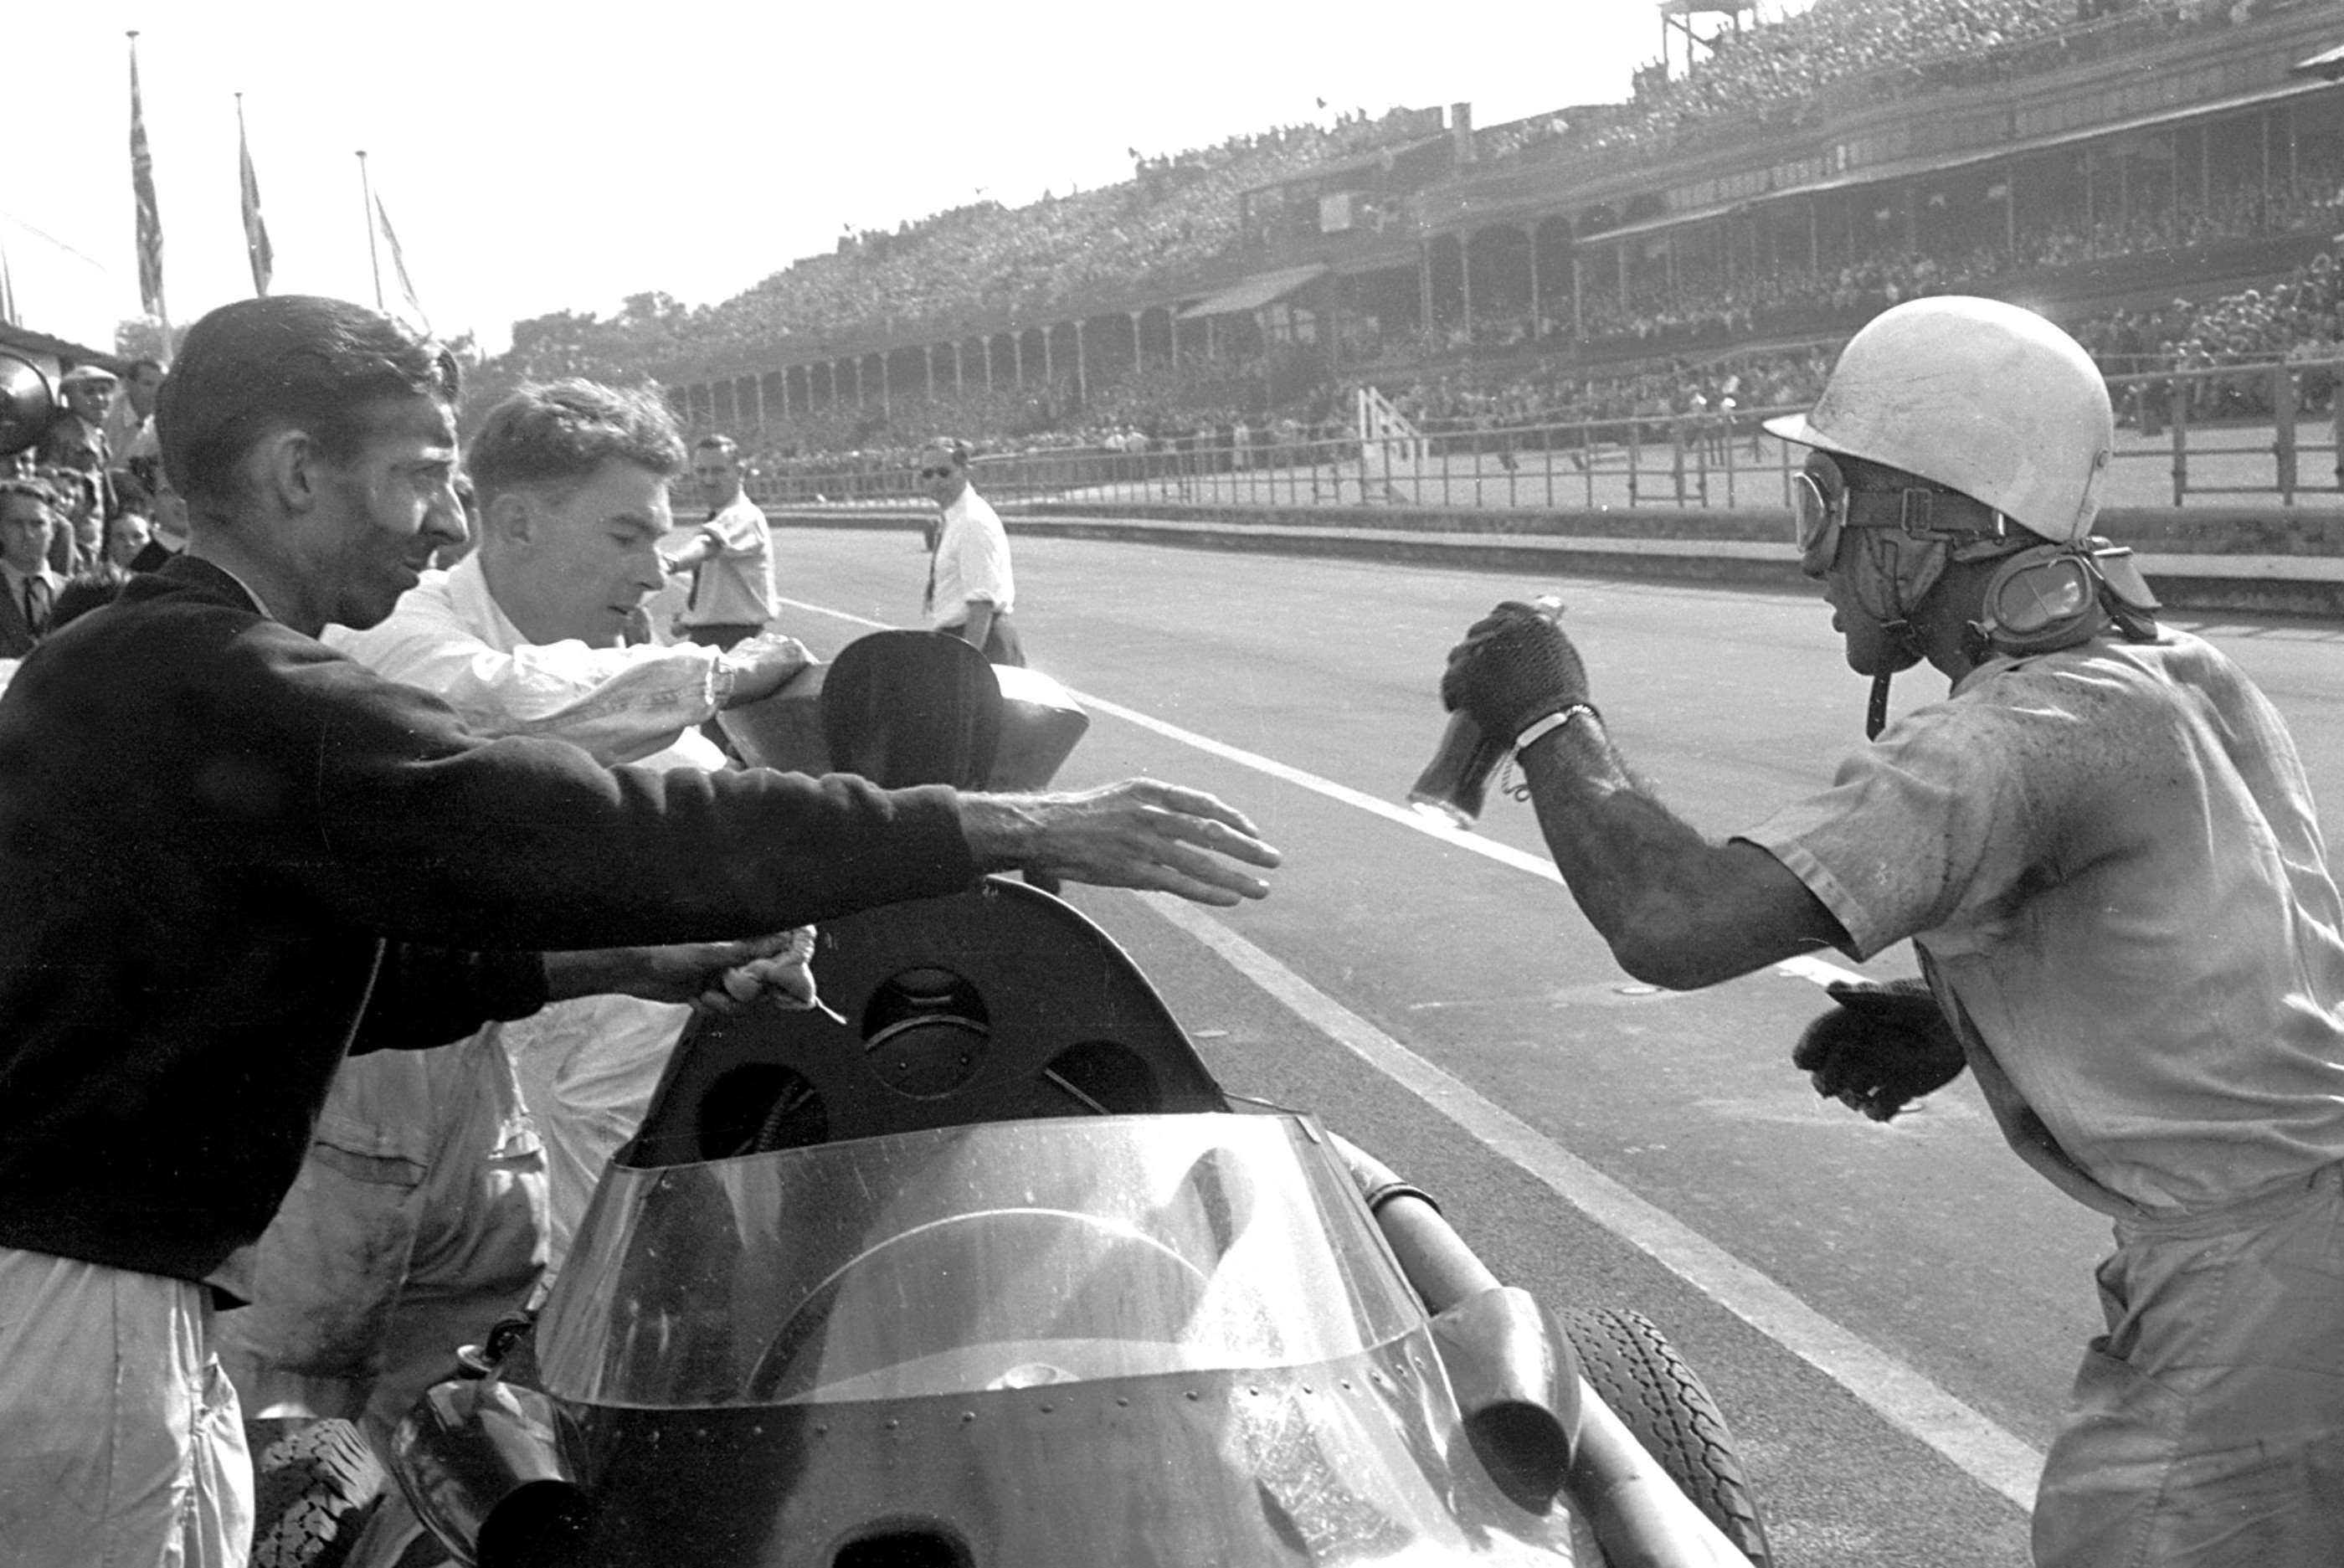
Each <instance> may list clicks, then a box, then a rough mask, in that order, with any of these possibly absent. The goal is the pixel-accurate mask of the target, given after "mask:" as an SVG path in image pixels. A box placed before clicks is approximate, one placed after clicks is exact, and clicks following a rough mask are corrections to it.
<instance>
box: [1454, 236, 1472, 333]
mask: <svg viewBox="0 0 2344 1568" xmlns="http://www.w3.org/2000/svg"><path fill="white" fill-rule="evenodd" d="M1457 305H1458V309H1460V310H1462V311H1464V313H1465V339H1466V341H1467V342H1469V343H1470V342H1471V341H1472V339H1473V237H1472V236H1471V235H1470V234H1460V235H1459V236H1458V237H1457Z"/></svg>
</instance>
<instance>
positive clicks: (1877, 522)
mask: <svg viewBox="0 0 2344 1568" xmlns="http://www.w3.org/2000/svg"><path fill="white" fill-rule="evenodd" d="M1791 527H1792V542H1793V543H1795V544H1796V545H1797V546H1798V547H1799V570H1800V571H1801V572H1804V573H1805V574H1806V575H1807V576H1809V577H1813V578H1817V579H1820V578H1822V577H1824V575H1825V574H1827V573H1828V572H1830V571H1831V569H1832V567H1833V565H1834V563H1835V562H1836V561H1838V560H1839V547H1840V541H1842V540H1843V539H1844V538H1845V537H1846V536H1847V531H1848V530H1849V529H1851V528H1893V529H1895V530H1896V531H1898V532H1900V533H1903V534H1904V535H1906V536H1907V537H1909V538H1914V539H1944V540H1954V541H1962V542H1967V543H1976V542H1979V541H1987V540H2000V539H2002V538H2003V537H2005V535H2006V532H2007V531H2008V524H2007V523H2006V521H2005V519H2004V518H2003V515H2002V513H2000V512H1998V511H1995V510H1994V509H1993V508H1992V507H1990V506H1987V505H1985V503H1984V502H1982V501H1973V500H1971V499H1970V498H1969V497H1968V496H1965V495H1962V494H1960V493H1958V492H1956V491H1949V490H1939V489H1937V488H1936V487H1935V486H1934V485H1917V484H1904V485H1883V486H1880V487H1877V488H1866V489H1863V490H1857V489H1854V488H1852V487H1850V485H1849V484H1848V482H1847V475H1846V474H1845V473H1844V472H1842V471H1841V470H1840V466H1839V464H1838V463H1836V462H1834V461H1833V460H1832V458H1831V455H1830V454H1829V453H1828V452H1820V451H1811V452H1809V453H1808V454H1807V460H1806V461H1805V462H1804V463H1803V464H1802V465H1801V467H1800V469H1799V471H1798V472H1797V473H1795V474H1793V475H1792V476H1791Z"/></svg>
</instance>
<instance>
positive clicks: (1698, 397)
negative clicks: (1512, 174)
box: [753, 252, 2344, 474]
mask: <svg viewBox="0 0 2344 1568" xmlns="http://www.w3.org/2000/svg"><path fill="white" fill-rule="evenodd" d="M1879 287H1880V288H1881V290H1882V296H1883V298H1882V299H1881V301H1880V302H1881V303H1882V304H1893V303H1894V300H1895V298H1897V295H1895V294H1894V293H1891V292H1889V291H1890V290H1892V289H1896V288H1902V287H1904V284H1903V283H1902V282H1901V281H1900V280H1897V279H1894V278H1889V279H1885V280H1884V281H1883V282H1882V283H1881V284H1880V286H1879ZM1944 291H1946V290H1945V289H1943V288H1937V289H1919V288H1916V289H1915V290H1914V292H1915V293H1922V292H1944ZM2075 334H2076V337H2077V338H2078V339H2079V340H2081V341H2082V342H2083V343H2084V345H2085V346H2086V348H2087V349H2090V350H2091V351H2092V353H2093V355H2094V356H2095V358H2096V359H2097V360H2098V361H2099V363H2100V365H2101V367H2102V369H2104V370H2105V371H2106V372H2107V374H2109V375H2110V376H2112V377H2122V376H2124V375H2126V374H2127V373H2135V372H2147V371H2156V370H2173V369H2184V370H2190V369H2215V368H2220V367H2224V366H2233V365H2268V364H2269V363H2272V362H2274V361H2278V360H2293V361H2298V362H2315V361H2328V360H2332V359H2339V358H2344V263H2339V260H2338V258H2337V257H2336V255H2335V254H2333V253H2330V252H2322V253H2321V254H2320V255H2319V256H2318V257H2316V258H2314V259H2313V260H2312V261H2311V262H2310V263H2309V264H2308V265H2307V266H2305V267H2302V268H2298V269H2297V271H2296V272H2295V273H2294V275H2293V276H2291V277H2290V278H2287V279H2284V280H2282V281H2281V282H2279V283H2278V284H2276V285H2275V286H2273V287H2271V288H2268V289H2257V288H2248V289H2245V290H2243V291H2241V292H2238V293H2237V294H2231V295H2225V296H2222V297H2220V298H2215V299H2212V300H2210V301H2206V302H2203V303H2199V304H2192V303H2190V302H2189V301H2187V300H2182V299H2176V300H2174V301H2173V302H2172V303H2171V304H2169V305H2167V306H2164V307H2160V308H2157V309H2117V310H2115V311H2112V312H2109V313H2107V314H2104V315H2101V316H2097V317H2094V318H2091V319H2086V320H2084V321H2082V322H2079V323H2078V324H2077V325H2076V328H2075ZM1837 341H1838V339H1837V338H1836V337H1832V338H1826V339H1816V340H1810V341H1803V342H1799V343H1795V344H1793V345H1791V346H1788V347H1782V346H1770V347H1759V348H1752V349H1738V350H1737V349H1728V348H1724V347H1722V346H1720V347H1713V348H1712V349H1709V350H1708V351H1706V352H1702V353H1695V354H1656V355H1652V356H1647V357H1642V358H1638V359H1631V360H1629V361H1627V362H1625V363H1623V364H1617V365H1613V366H1610V367H1607V368H1606V369H1603V370H1601V372H1594V373H1591V371H1590V370H1589V369H1588V368H1587V367H1586V366H1585V365H1583V364H1581V363H1580V362H1579V361H1577V360H1575V359H1570V358H1566V357H1562V356H1558V355H1545V356H1540V355H1530V356H1528V357H1525V356H1523V355H1519V354H1517V355H1510V356H1490V357H1488V358H1484V359H1461V360H1458V361H1454V362H1451V363H1448V364H1439V365H1421V366H1419V367H1418V368H1417V369H1414V370H1412V371H1409V372H1407V379H1405V380H1403V381H1399V382H1398V383H1394V382H1392V381H1390V380H1389V379H1385V380H1383V381H1382V382H1381V384H1382V385H1384V386H1386V387H1387V388H1390V387H1392V386H1394V385H1397V386H1398V388H1399V389H1398V390H1397V391H1394V392H1393V393H1392V402H1393V404H1394V406H1395V407H1396V408H1397V409H1398V410H1399V411H1400V413H1401V414H1403V415H1404V416H1405V417H1407V418H1408V419H1409V420H1410V421H1411V422H1413V423H1414V424H1416V425H1417V426H1418V428H1420V429H1421V430H1425V431H1426V432H1427V433H1430V434H1445V433H1457V432H1470V431H1476V430H1479V431H1503V430H1517V429H1521V428H1524V427H1530V426H1537V425H1573V424H1581V423H1598V424H1601V423H1610V422H1613V421H1633V422H1635V423H1637V424H1639V425H1652V426H1655V427H1658V426H1665V425H1667V424H1669V423H1670V422H1672V421H1676V420H1685V419H1691V420H1694V421H1696V422H1699V421H1702V420H1708V421H1710V422H1712V423H1714V422H1717V421H1720V420H1723V421H1725V422H1729V423H1731V422H1733V420H1734V417H1735V415H1736V414H1737V412H1743V413H1746V411H1748V410H1757V409H1779V408H1787V407H1793V406H1797V405H1801V404H1804V403H1806V402H1809V401H1812V400H1813V399H1814V396H1815V394H1816V392H1817V391H1818V389H1820V388H1821V387H1822V385H1823V382H1824V378H1825V377H1826V375H1827V374H1828V373H1829V370H1830V368H1831V360H1832V355H1833V352H1834V347H1835V345H1836V343H1837ZM1186 369H1187V367H1186V366H1185V365H1184V372H1185V371H1186ZM2335 385H2336V382H2335V378H2334V377H2333V376H2332V374H2330V373H2329V372H2327V371H2324V370H2316V371H2311V372H2307V373H2305V374H2304V375H2303V376H2301V378H2300V379H2299V394H2298V395H2299V406H2301V407H2302V408H2303V409H2305V410H2308V411H2318V410H2325V409H2327V408H2329V407H2330V406H2331V403H2330V400H2331V399H2332V398H2333V396H2334V391H2335ZM2164 395H2165V394H2164V393H2163V392H2162V391H2161V390H2157V389H2150V390H2147V391H2142V392H2133V391H2130V390H2125V389H2120V390H2119V395H2118V397H2117V403H2118V408H2119V412H2120V413H2121V414H2122V415H2123V416H2124V417H2125V418H2127V420H2141V421H2145V422H2151V423H2153V422H2154V421H2155V420H2156V419H2157V418H2158V417H2160V415H2161V409H2162V404H2161V402H2160V401H2158V400H2160V399H2161V398H2162V397H2163V396H2164ZM1347 397H1348V390H1347V389H1341V388H1337V387H1335V386H1332V385H1331V384H1324V385H1320V386H1318V387H1316V388H1313V389H1311V390H1310V391H1309V392H1308V393H1306V394H1304V395H1301V396H1298V397H1296V398H1293V399H1290V400H1286V401H1284V402H1282V403H1268V404H1265V402H1264V400H1263V399H1262V398H1261V396H1260V393H1259V389H1258V387H1257V386H1253V385H1248V386H1245V387H1243V388H1238V387H1236V386H1229V387H1216V386H1214V385H1213V384H1211V383H1210V382H1207V381H1201V380H1188V379H1183V377H1180V376H1175V375H1174V374H1173V373H1172V372H1171V371H1170V370H1169V369H1154V370H1151V371H1150V372H1149V373H1147V374H1146V375H1143V376H1139V377H1135V378H1132V379H1130V380H1129V381H1128V382H1122V381H1117V382H1110V383H1108V384H1106V385H1105V386H1101V387H1094V388H1093V389H1092V400H1091V402H1090V403H1089V404H1088V405H1087V406H1082V405H1079V404H1078V402H1077V401H1076V400H1075V399H1074V396H1073V388H1072V387H1071V385H1069V386H1066V387H1065V388H1061V389H1058V391H1057V396H1056V399H1055V400H1054V399H1052V398H1050V397H1048V396H1046V395H1043V394H1040V393H1036V392H1031V391H1029V392H1028V393H1027V394H1025V401H1024V402H1022V403H1015V404H1013V402H1012V401H1011V400H1009V399H1008V398H1007V397H1006V395H1005V394H1002V393H996V394H995V395H993V397H991V398H990V399H987V398H985V397H984V395H983V394H981V393H978V392H976V391H974V390H972V393H971V394H970V395H969V396H967V397H965V398H963V399H960V400H951V399H939V400H937V401H936V402H935V403H927V402H924V401H923V402H920V403H917V404H914V405H908V406H907V405H905V404H904V402H903V401H902V400H897V404H896V409H895V414H894V420H892V421H890V422H889V423H888V424H887V425H886V426H885V427H884V428H882V427H879V426H877V425H875V424H874V425H869V426H866V427H865V429H864V434H865V435H867V436H868V437H869V438H870V439H868V440H851V441H843V442H839V443H836V444H830V443H825V442H823V441H821V440H808V439H806V432H805V429H804V428H803V427H801V428H799V429H797V430H796V431H795V432H794V436H793V439H792V440H788V441H786V442H783V441H779V440H777V441H774V442H773V443H770V444H769V445H767V446H766V447H764V448H763V449H762V450H758V451H756V452H755V453H754V454H753V458H754V466H756V467H757V468H758V469H759V470H760V471H762V472H767V473H783V472H791V473H803V474H821V473H829V472H836V471H843V470H864V469H867V470H869V471H874V472H875V471H883V470H886V469H888V468H889V467H891V466H900V464H901V462H902V460H904V458H905V457H906V456H908V454H909V452H910V451H911V450H912V449H913V445H914V443H915V441H916V440H917V435H916V432H917V431H919V430H924V429H937V428H951V429H955V430H969V431H972V432H975V436H976V439H977V440H979V442H980V444H981V445H982V446H983V447H984V448H985V450H989V451H995V452H999V451H1037V450H1063V449H1069V448H1078V449H1086V450H1135V449H1133V447H1132V438H1133V436H1134V435H1137V438H1138V440H1139V443H1140V445H1139V446H1138V447H1137V449H1136V450H1148V448H1149V447H1150V446H1151V445H1152V446H1154V447H1156V448H1158V449H1161V448H1164V447H1179V448H1191V449H1193V448H1195V447H1222V448H1227V447H1229V446H1231V445H1232V443H1234V444H1235V445H1237V446H1239V447H1242V446H1244V445H1246V444H1247V443H1248V441H1249V440H1251V439H1252V438H1253V436H1254V435H1255V434H1256V433H1258V432H1260V431H1265V430H1275V429H1276V428H1278V426H1279V425H1281V424H1286V423H1291V424H1293V425H1295V426H1297V427H1298V428H1299V429H1300V430H1302V431H1303V432H1304V433H1305V436H1306V437H1308V436H1311V435H1317V434H1329V435H1330V436H1331V434H1332V433H1333V432H1336V431H1338V430H1339V429H1340V428H1342V426H1343V423H1344V420H1343V419H1342V415H1343V414H1344V412H1345V411H1346V410H1345V400H1346V398H1347ZM2202 398H2203V401H2202V402H2201V411H2202V412H2203V413H2205V414H2207V415H2211V416H2221V415H2228V414H2239V415H2249V414H2267V413H2268V411H2269V403H2268V398H2269V391H2268V377H2267V376H2264V375H2260V374H2257V375H2247V374H2241V376H2239V377H2238V379H2235V380H2225V381H2222V382H2219V383H2216V384H2214V385H2213V387H2212V388H2211V389H2209V390H2208V392H2207V393H2205V394H2203V395H2202ZM1053 406H1056V407H1060V408H1063V409H1064V410H1066V417H1065V419H1064V420H1062V421H1061V422H1059V423H1057V424H1056V425H1051V424H1048V423H1046V422H1042V421H1043V420H1046V415H1047V412H1048V410H1049V409H1050V408H1051V407H1053ZM1005 415H1008V416H1012V417H1004V416H1005ZM814 428H815V429H820V428H821V427H820V426H819V424H817V426H815V427H814ZM890 430H892V431H900V432H903V433H902V434H900V435H891V434H889V433H888V431H890Z"/></svg>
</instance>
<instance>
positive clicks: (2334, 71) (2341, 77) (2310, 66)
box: [2288, 44, 2344, 82]
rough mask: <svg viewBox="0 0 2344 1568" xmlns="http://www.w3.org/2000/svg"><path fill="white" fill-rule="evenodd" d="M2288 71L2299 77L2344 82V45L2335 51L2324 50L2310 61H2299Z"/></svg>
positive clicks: (2335, 48) (2337, 47) (2289, 67)
mask: <svg viewBox="0 0 2344 1568" xmlns="http://www.w3.org/2000/svg"><path fill="white" fill-rule="evenodd" d="M2288 70H2289V71H2291V72H2293V73H2294V74H2295V75H2297V76H2319V77H2320V78H2322V79H2323V80H2326V81H2330V82H2334V81H2344V44H2339V45H2337V46H2336V47H2334V48H2333V49H2322V50H2321V51H2320V52H2319V54H2317V55H2314V56H2311V58H2309V60H2298V61H2297V62H2296V63H2295V64H2294V65H2292V66H2288Z"/></svg>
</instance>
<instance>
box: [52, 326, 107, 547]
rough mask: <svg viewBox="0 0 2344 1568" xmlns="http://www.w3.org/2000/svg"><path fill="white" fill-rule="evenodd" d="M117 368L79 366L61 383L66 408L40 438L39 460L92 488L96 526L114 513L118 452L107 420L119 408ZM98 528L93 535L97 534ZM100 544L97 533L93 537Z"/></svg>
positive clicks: (89, 507)
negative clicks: (110, 441) (108, 436)
mask: <svg viewBox="0 0 2344 1568" xmlns="http://www.w3.org/2000/svg"><path fill="white" fill-rule="evenodd" d="M115 385H116V382H115V378H114V372H113V371H111V370H109V369H106V368H105V367H104V366H102V365H76V366H75V367H74V368H73V369H70V370H67V371H66V373H65V375H64V376H63V378H61V379H59V380H58V382H57V390H58V392H59V393H60V394H62V395H63V397H64V399H65V404H66V406H65V407H64V408H63V409H61V410H58V411H57V416H56V419H54V420H51V421H50V422H49V428H48V430H47V431H46V432H45V433H44V434H43V435H42V437H41V445H40V461H41V462H42V463H43V464H44V465H45V466H46V467H49V468H55V469H62V470H66V471H67V472H71V473H76V474H80V475H82V476H83V480H84V482H85V483H86V486H87V487H88V489H89V491H91V498H90V503H89V506H88V507H87V508H86V509H84V508H79V507H76V509H75V511H76V512H77V513H78V512H79V511H84V510H88V511H94V513H95V519H96V521H95V527H103V525H104V522H105V520H106V518H108V517H111V516H113V515H114V481H113V468H114V453H113V450H112V449H111V448H110V447H109V446H107V444H106V417H107V415H108V414H109V413H110V412H111V411H112V410H113V408H114V389H115ZM95 527H94V529H93V533H94V532H95ZM90 542H92V543H93V544H95V543H96V539H95V537H93V539H92V540H91V541H90Z"/></svg>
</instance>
